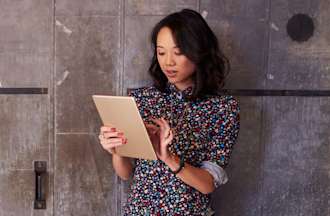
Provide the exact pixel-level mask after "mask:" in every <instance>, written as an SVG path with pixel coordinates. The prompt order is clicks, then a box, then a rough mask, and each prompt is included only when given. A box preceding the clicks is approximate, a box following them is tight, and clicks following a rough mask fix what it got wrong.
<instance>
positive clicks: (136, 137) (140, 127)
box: [93, 95, 157, 160]
mask: <svg viewBox="0 0 330 216" xmlns="http://www.w3.org/2000/svg"><path fill="white" fill-rule="evenodd" d="M93 100H94V103H95V105H96V108H97V110H98V112H99V115H100V117H101V119H102V122H103V124H104V125H105V126H114V127H116V128H117V129H118V130H120V131H123V132H124V136H125V137H126V138H127V143H126V144H125V145H123V146H120V147H117V148H116V152H117V153H118V154H119V155H121V156H125V157H132V158H141V159H148V160H157V156H156V153H155V151H154V148H153V145H152V143H151V141H150V138H149V135H148V132H147V129H146V128H145V125H144V122H143V120H142V117H141V116H140V113H139V110H138V108H137V105H136V102H135V99H134V97H127V96H106V95H93Z"/></svg>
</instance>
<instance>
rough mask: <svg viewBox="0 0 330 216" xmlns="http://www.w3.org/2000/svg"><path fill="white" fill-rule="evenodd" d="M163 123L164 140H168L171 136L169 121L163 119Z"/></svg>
mask: <svg viewBox="0 0 330 216" xmlns="http://www.w3.org/2000/svg"><path fill="white" fill-rule="evenodd" d="M161 121H162V122H163V129H164V130H163V132H164V138H167V137H168V136H169V134H170V130H171V128H170V125H169V124H168V123H167V121H166V120H165V119H163V118H161Z"/></svg>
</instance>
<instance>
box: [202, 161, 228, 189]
mask: <svg viewBox="0 0 330 216" xmlns="http://www.w3.org/2000/svg"><path fill="white" fill-rule="evenodd" d="M201 168H202V169H205V170H206V171H208V172H209V173H210V174H211V175H212V177H213V183H214V187H215V188H217V187H219V186H220V185H223V184H226V183H227V181H228V176H227V173H226V171H225V170H224V169H223V168H222V167H220V166H218V165H217V164H216V163H213V162H210V161H203V163H202V166H201Z"/></svg>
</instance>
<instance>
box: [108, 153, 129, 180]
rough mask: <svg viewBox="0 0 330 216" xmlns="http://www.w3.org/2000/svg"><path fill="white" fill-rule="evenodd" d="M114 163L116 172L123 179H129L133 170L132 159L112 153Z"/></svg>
mask: <svg viewBox="0 0 330 216" xmlns="http://www.w3.org/2000/svg"><path fill="white" fill-rule="evenodd" d="M112 165H113V168H114V169H115V171H116V174H117V175H118V176H119V177H120V178H121V179H123V180H128V179H129V178H130V176H131V175H132V172H133V165H132V161H131V159H130V158H128V157H122V156H119V155H118V154H114V153H113V154H112Z"/></svg>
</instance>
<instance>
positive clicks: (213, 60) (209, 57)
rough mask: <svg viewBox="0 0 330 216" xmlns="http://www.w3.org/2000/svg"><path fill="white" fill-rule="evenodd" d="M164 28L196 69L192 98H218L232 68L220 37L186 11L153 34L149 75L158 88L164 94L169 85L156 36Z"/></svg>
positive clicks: (169, 18)
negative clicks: (217, 95)
mask: <svg viewBox="0 0 330 216" xmlns="http://www.w3.org/2000/svg"><path fill="white" fill-rule="evenodd" d="M163 27H168V28H170V29H171V31H172V35H173V38H174V41H175V43H176V45H177V46H178V47H179V48H180V52H181V53H182V54H183V55H185V56H186V57H187V58H188V59H189V60H190V61H192V62H193V63H194V64H195V65H196V71H195V73H194V82H195V83H194V84H195V85H194V90H193V94H192V96H191V98H197V97H201V96H203V95H208V94H211V95H212V94H217V92H218V90H220V89H221V88H222V87H223V86H224V81H225V77H226V76H227V74H228V73H229V70H230V64H229V61H228V59H227V58H226V57H225V56H224V55H223V53H222V52H221V50H220V49H219V45H218V40H217V37H216V36H215V35H214V33H213V32H212V30H211V29H210V27H209V26H208V24H207V23H206V21H205V20H204V18H203V17H202V16H201V15H200V14H199V13H198V12H196V11H193V10H190V9H183V10H182V11H180V12H176V13H172V14H170V15H168V16H166V17H165V18H164V19H162V20H161V21H160V22H159V23H157V24H156V26H155V27H154V28H153V30H152V32H151V43H152V45H153V49H154V54H153V57H152V62H151V65H150V67H149V74H150V75H151V77H152V78H153V81H154V85H155V87H156V88H157V89H159V90H160V91H162V92H164V91H165V88H166V85H167V77H166V76H165V75H164V73H163V72H162V70H161V68H160V65H159V63H158V60H157V35H158V33H159V31H160V30H161V29H162V28H163Z"/></svg>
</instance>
